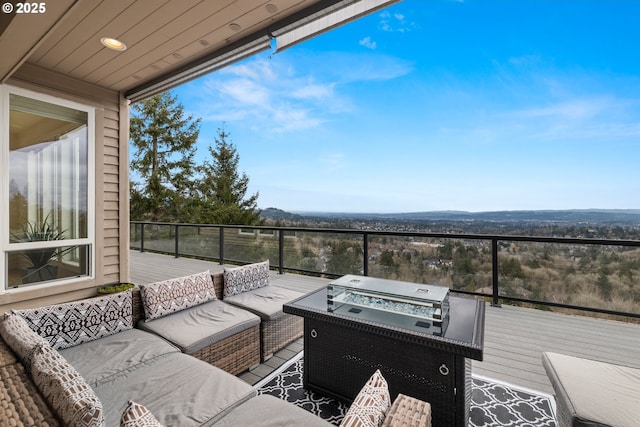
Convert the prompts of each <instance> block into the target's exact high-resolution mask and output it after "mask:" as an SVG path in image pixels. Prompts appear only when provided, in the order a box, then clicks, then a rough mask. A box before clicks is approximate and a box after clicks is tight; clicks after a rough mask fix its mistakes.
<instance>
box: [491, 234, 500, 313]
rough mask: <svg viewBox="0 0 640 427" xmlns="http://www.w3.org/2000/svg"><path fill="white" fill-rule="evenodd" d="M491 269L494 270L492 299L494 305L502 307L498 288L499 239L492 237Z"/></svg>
mask: <svg viewBox="0 0 640 427" xmlns="http://www.w3.org/2000/svg"><path fill="white" fill-rule="evenodd" d="M491 264H492V267H491V269H492V270H493V280H492V284H493V286H492V288H493V297H492V299H491V306H492V307H500V296H499V288H498V239H496V238H493V239H491Z"/></svg>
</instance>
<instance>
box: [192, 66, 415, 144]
mask: <svg viewBox="0 0 640 427" xmlns="http://www.w3.org/2000/svg"><path fill="white" fill-rule="evenodd" d="M297 55H298V56H300V54H297ZM336 55H337V56H336ZM298 59H299V58H296V62H295V63H294V62H290V60H288V59H287V58H286V57H285V56H281V57H278V58H277V59H274V60H267V59H265V58H256V59H250V60H247V61H244V62H242V63H240V64H237V65H232V66H230V67H227V68H225V69H223V70H220V71H219V72H216V73H214V74H211V75H209V76H207V77H204V78H203V79H200V80H198V81H197V82H194V83H191V84H193V85H198V86H197V90H192V96H193V97H194V101H195V102H191V104H192V105H195V108H194V110H195V111H198V113H197V116H199V117H202V118H203V120H205V121H216V122H220V121H226V122H234V121H243V122H250V123H251V125H250V126H251V127H252V128H254V129H257V130H260V131H262V132H264V133H282V132H290V131H298V130H303V129H311V128H315V127H317V126H319V125H321V124H322V123H325V122H328V121H331V120H335V119H336V118H341V117H340V116H339V115H344V114H348V113H349V112H350V111H352V110H353V108H354V107H353V104H354V101H352V100H351V99H350V98H349V97H347V96H346V95H344V93H345V91H341V90H340V89H341V88H342V87H344V86H347V85H349V84H351V83H354V82H362V81H371V80H386V79H392V78H396V77H399V76H402V75H405V74H407V73H409V72H410V71H411V70H412V68H411V66H410V65H409V64H408V63H405V62H402V61H399V60H397V59H395V58H392V57H389V56H383V55H376V54H373V53H371V54H360V55H355V56H354V55H349V54H339V53H328V54H323V55H317V54H314V55H313V56H312V57H309V58H308V59H309V60H308V61H307V60H298ZM193 87H194V88H195V87H196V86H193Z"/></svg>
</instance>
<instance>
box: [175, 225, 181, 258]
mask: <svg viewBox="0 0 640 427" xmlns="http://www.w3.org/2000/svg"><path fill="white" fill-rule="evenodd" d="M175 228H176V237H175V241H174V256H175V257H176V258H180V248H178V240H179V238H178V233H179V231H178V230H179V227H178V224H176V226H175Z"/></svg>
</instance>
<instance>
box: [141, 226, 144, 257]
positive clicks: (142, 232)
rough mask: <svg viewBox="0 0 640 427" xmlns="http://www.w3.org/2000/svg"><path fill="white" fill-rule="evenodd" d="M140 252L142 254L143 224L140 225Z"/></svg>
mask: <svg viewBox="0 0 640 427" xmlns="http://www.w3.org/2000/svg"><path fill="white" fill-rule="evenodd" d="M140 252H144V222H141V223H140Z"/></svg>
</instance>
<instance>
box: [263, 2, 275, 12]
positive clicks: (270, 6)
mask: <svg viewBox="0 0 640 427" xmlns="http://www.w3.org/2000/svg"><path fill="white" fill-rule="evenodd" d="M264 8H265V9H267V12H269V13H276V12H277V11H278V6H276V5H275V4H273V3H269V4H267V5H266V6H265V7H264Z"/></svg>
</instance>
